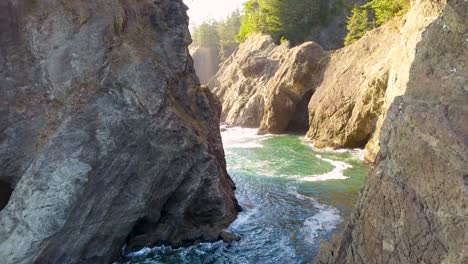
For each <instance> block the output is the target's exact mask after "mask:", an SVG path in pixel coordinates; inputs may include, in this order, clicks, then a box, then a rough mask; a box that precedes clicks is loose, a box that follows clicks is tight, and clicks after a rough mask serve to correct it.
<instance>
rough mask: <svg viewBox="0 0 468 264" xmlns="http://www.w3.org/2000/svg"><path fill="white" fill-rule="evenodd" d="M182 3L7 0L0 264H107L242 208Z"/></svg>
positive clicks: (1, 16) (1, 49)
mask: <svg viewBox="0 0 468 264" xmlns="http://www.w3.org/2000/svg"><path fill="white" fill-rule="evenodd" d="M185 11H186V7H185V5H184V4H183V3H182V1H181V0H157V1H149V0H138V1H137V0H123V1H111V0H96V1H84V0H77V1H29V0H6V1H0V191H1V192H2V195H0V210H1V211H0V263H109V262H111V261H112V260H114V259H115V258H117V257H118V256H119V255H120V254H121V250H122V248H123V247H124V249H123V250H124V251H128V250H133V249H136V248H139V247H142V246H146V245H151V244H153V243H163V242H164V243H169V244H173V245H182V244H185V243H191V242H194V241H200V240H214V239H218V237H219V235H220V232H221V231H222V230H223V229H224V228H226V227H227V226H228V225H229V223H230V222H231V221H232V220H233V219H234V218H235V217H236V214H237V210H238V205H237V202H236V200H235V198H234V194H233V188H234V185H233V183H232V181H231V179H230V178H229V176H228V174H227V172H226V164H225V160H224V152H223V148H222V143H221V138H220V133H219V116H220V111H221V110H220V109H221V108H220V107H221V106H220V104H219V102H218V101H217V99H216V98H215V97H214V96H213V95H212V94H211V93H210V92H209V91H208V90H207V89H206V88H203V87H200V86H199V81H198V79H197V78H196V76H195V72H194V70H193V65H192V64H193V63H192V60H191V58H190V56H189V54H188V48H187V46H188V44H189V42H190V36H189V31H188V23H187V20H188V18H187V17H186V13H185Z"/></svg>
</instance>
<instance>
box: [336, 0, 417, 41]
mask: <svg viewBox="0 0 468 264" xmlns="http://www.w3.org/2000/svg"><path fill="white" fill-rule="evenodd" d="M409 7H410V4H409V0H372V1H370V2H369V3H367V4H365V5H363V6H361V7H357V6H355V7H354V8H353V10H352V15H351V16H350V17H349V18H348V24H347V28H348V35H347V36H346V38H345V45H349V44H352V43H354V42H356V41H357V40H358V39H360V38H361V37H362V36H363V35H364V34H365V33H366V32H367V31H369V30H371V29H372V28H374V27H376V26H380V25H382V24H384V23H386V22H387V21H389V20H390V19H391V18H393V17H395V16H400V15H403V14H404V13H406V12H407V11H408V9H409ZM370 14H372V15H370Z"/></svg>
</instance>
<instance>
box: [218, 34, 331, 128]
mask: <svg viewBox="0 0 468 264" xmlns="http://www.w3.org/2000/svg"><path fill="white" fill-rule="evenodd" d="M326 60H327V54H326V52H324V50H323V49H322V48H321V47H320V46H319V45H318V44H316V43H314V42H306V43H304V44H302V45H300V46H298V47H293V48H290V47H289V44H288V43H283V44H281V45H276V44H275V43H274V41H273V40H272V38H271V37H270V36H265V35H255V34H254V35H251V36H249V37H248V38H247V40H246V41H245V42H244V43H242V44H241V45H240V46H239V49H238V50H237V51H236V52H234V54H233V55H231V57H229V58H228V59H227V60H226V61H225V62H224V63H223V64H222V66H221V68H220V70H219V71H218V73H217V74H216V76H215V77H214V78H213V79H212V80H211V81H210V83H209V87H210V88H211V89H212V91H213V92H214V93H215V94H216V95H217V96H218V97H219V99H220V101H221V103H222V105H223V112H222V121H223V122H225V123H226V124H228V125H233V126H243V127H255V128H257V127H259V128H260V130H259V131H260V133H284V132H287V131H295V130H306V129H307V127H308V125H307V124H308V118H307V103H308V102H309V99H310V97H311V96H312V94H313V92H314V91H315V87H316V86H317V84H318V83H319V82H320V78H321V73H322V68H323V67H324V66H325V65H326Z"/></svg>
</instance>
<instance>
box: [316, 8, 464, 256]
mask: <svg viewBox="0 0 468 264" xmlns="http://www.w3.org/2000/svg"><path fill="white" fill-rule="evenodd" d="M444 6H445V7H444ZM415 10H425V11H427V12H430V13H434V12H435V13H434V14H437V13H438V14H440V15H439V16H438V17H437V18H436V19H434V20H433V21H432V22H431V23H429V24H428V25H427V27H425V28H423V29H422V34H421V35H420V40H419V41H418V42H417V44H416V45H415V47H414V50H413V51H411V50H409V51H408V52H407V53H409V54H412V55H411V57H412V58H413V59H412V61H411V63H410V65H409V67H408V68H409V69H408V74H407V80H406V82H407V84H406V85H405V87H404V90H403V91H401V92H402V94H401V95H400V96H397V97H396V98H395V99H394V100H393V102H392V103H391V104H390V107H389V110H388V114H387V116H386V118H385V121H384V122H383V126H382V128H381V133H380V146H381V149H380V154H379V156H378V159H377V163H376V167H375V169H374V170H373V172H372V173H371V174H370V175H369V176H368V178H367V180H366V184H365V187H364V189H363V190H362V193H361V196H360V199H359V202H358V205H357V208H356V211H355V212H354V214H353V216H352V218H351V220H350V221H349V223H348V225H347V227H346V229H345V231H344V233H343V235H342V237H341V238H339V239H336V240H335V241H334V242H333V243H332V244H331V245H328V246H325V247H323V248H322V250H321V253H320V254H319V255H318V257H317V259H316V261H315V262H316V263H451V264H452V263H467V262H468V251H467V241H468V240H467V235H468V233H467V226H468V220H467V219H468V175H467V172H468V104H467V102H468V44H467V37H468V24H467V23H466V21H468V3H467V2H466V1H464V0H451V1H448V2H447V3H446V5H445V3H444V2H438V1H437V2H436V1H429V0H421V1H416V2H415V5H414V7H413V10H412V11H411V12H413V13H410V14H413V15H414V14H415V13H414V12H415ZM442 10H443V11H442ZM410 19H411V18H410V17H408V18H407V20H410ZM407 23H408V22H407ZM364 41H365V40H364ZM406 43H408V42H402V43H401V45H404V44H406ZM358 45H359V44H358ZM402 63H405V61H402ZM401 67H402V69H405V68H406V67H407V66H406V65H403V64H402V65H401ZM392 76H395V75H392V74H390V79H392Z"/></svg>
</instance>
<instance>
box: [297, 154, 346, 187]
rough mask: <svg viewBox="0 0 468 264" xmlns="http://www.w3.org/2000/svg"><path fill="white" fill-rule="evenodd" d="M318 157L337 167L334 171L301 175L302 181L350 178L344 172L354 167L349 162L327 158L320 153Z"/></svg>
mask: <svg viewBox="0 0 468 264" xmlns="http://www.w3.org/2000/svg"><path fill="white" fill-rule="evenodd" d="M317 157H318V158H319V159H321V160H323V161H326V162H328V163H330V164H332V165H333V166H335V168H334V169H333V170H332V171H330V172H327V173H324V174H316V175H312V176H307V177H301V181H310V182H315V181H327V180H346V179H348V178H349V177H347V176H345V175H344V174H343V173H344V171H345V170H347V169H350V168H352V167H353V166H352V165H351V164H348V163H346V162H343V161H337V160H331V159H325V158H322V156H320V155H317Z"/></svg>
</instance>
